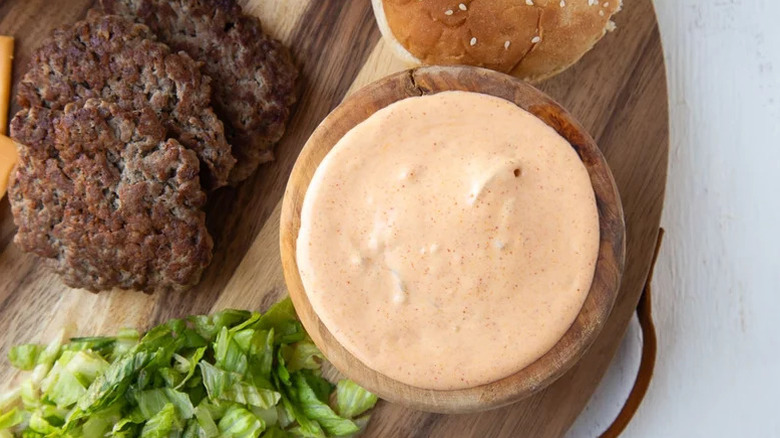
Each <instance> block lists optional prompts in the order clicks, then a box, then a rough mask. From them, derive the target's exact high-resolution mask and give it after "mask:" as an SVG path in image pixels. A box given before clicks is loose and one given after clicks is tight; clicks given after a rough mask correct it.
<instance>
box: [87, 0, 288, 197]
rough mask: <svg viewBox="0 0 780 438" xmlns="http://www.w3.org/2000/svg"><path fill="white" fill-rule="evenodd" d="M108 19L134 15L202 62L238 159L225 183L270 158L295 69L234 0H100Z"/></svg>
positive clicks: (282, 49)
mask: <svg viewBox="0 0 780 438" xmlns="http://www.w3.org/2000/svg"><path fill="white" fill-rule="evenodd" d="M100 3H101V5H102V7H103V9H104V11H105V12H107V13H111V14H122V15H130V16H133V17H136V19H137V20H139V21H140V22H142V23H144V24H146V25H148V26H149V27H150V28H151V29H152V31H154V33H155V34H157V36H158V38H159V39H160V41H162V42H164V43H166V44H168V45H170V46H171V47H172V48H173V49H174V50H181V51H184V52H186V53H188V54H189V55H190V56H192V57H193V58H194V59H196V60H199V61H201V62H203V69H204V72H205V73H207V74H208V75H210V76H211V77H212V78H213V79H214V83H213V87H214V94H213V104H214V108H215V110H216V112H217V114H218V115H219V117H220V118H221V119H222V120H223V121H224V122H225V130H226V133H227V136H228V141H229V142H230V144H231V145H232V146H233V155H234V156H235V157H236V159H237V160H238V161H237V163H236V166H235V168H234V169H233V172H232V173H231V175H230V181H231V183H237V182H239V181H242V180H244V179H245V178H247V177H248V176H249V175H250V174H251V173H252V172H253V171H254V170H255V169H256V168H257V166H258V165H259V164H260V163H264V162H267V161H270V160H272V159H273V145H274V143H276V142H277V141H279V139H280V138H281V136H282V134H283V133H284V127H285V123H286V121H287V118H288V116H289V114H290V106H291V105H292V104H293V103H294V102H295V92H294V82H295V79H296V76H297V71H296V69H295V66H294V65H293V62H292V60H291V58H290V55H289V53H288V51H287V49H286V48H285V47H284V46H283V45H282V44H281V43H280V42H279V41H276V40H274V39H272V38H270V37H268V36H267V35H265V33H263V30H262V27H261V24H260V20H258V19H257V18H256V17H252V16H248V15H245V14H244V13H243V12H242V11H241V7H240V6H239V5H238V4H236V2H235V1H234V0H175V1H168V0H101V1H100Z"/></svg>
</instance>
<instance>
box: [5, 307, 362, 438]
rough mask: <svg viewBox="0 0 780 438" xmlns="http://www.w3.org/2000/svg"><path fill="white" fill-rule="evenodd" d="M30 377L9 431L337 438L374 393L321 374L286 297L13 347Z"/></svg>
mask: <svg viewBox="0 0 780 438" xmlns="http://www.w3.org/2000/svg"><path fill="white" fill-rule="evenodd" d="M8 356H9V357H8V359H9V362H10V363H11V365H13V366H14V367H15V368H18V369H19V370H22V371H27V372H29V373H28V376H27V377H26V379H25V380H23V381H22V383H21V384H20V385H19V386H18V387H17V388H15V389H13V390H12V391H9V392H7V393H5V394H2V395H0V438H2V437H17V436H18V437H74V438H78V437H101V436H106V437H108V436H111V437H183V438H186V437H198V438H200V437H205V438H210V437H236V438H238V437H241V438H243V437H252V438H257V437H265V438H279V437H335V436H354V435H355V434H358V433H360V432H361V431H362V430H363V429H364V428H365V426H366V425H367V424H368V420H369V414H367V413H366V412H368V411H369V410H370V409H372V408H373V407H374V405H375V404H376V403H377V397H376V396H375V395H374V394H371V393H370V392H368V391H366V390H365V389H363V388H361V387H360V386H358V385H357V384H356V383H354V382H352V381H349V380H341V381H339V382H337V383H336V384H335V385H334V384H332V383H331V382H330V381H328V380H326V379H325V378H324V377H323V376H322V371H321V367H322V362H323V360H324V357H323V355H322V353H321V352H320V351H319V350H318V349H317V347H316V346H315V345H314V343H313V342H312V341H311V339H310V338H309V336H308V335H307V334H306V332H305V331H304V329H303V326H302V325H301V323H300V321H298V319H297V316H296V315H295V310H294V309H293V306H292V303H291V302H290V300H289V298H288V299H285V300H283V301H281V302H279V303H277V304H275V305H274V306H273V307H271V308H270V309H269V310H268V311H267V312H265V313H264V314H260V313H257V312H249V311H244V310H232V309H229V310H224V311H221V312H218V313H215V314H213V315H196V316H190V317H188V318H186V319H173V320H171V321H168V322H166V323H164V324H161V325H158V326H156V327H154V328H152V329H151V330H149V331H148V332H147V333H146V334H144V335H143V336H140V335H139V333H138V332H137V331H135V330H133V329H124V330H121V331H120V332H119V333H117V335H116V336H113V337H102V336H101V337H81V338H71V339H70V340H69V341H67V342H64V341H63V340H62V337H61V336H60V338H59V339H56V340H54V341H52V342H51V343H50V344H48V345H38V344H23V345H18V346H15V347H12V348H11V349H10V351H9V354H8Z"/></svg>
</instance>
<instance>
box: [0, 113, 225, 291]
mask: <svg viewBox="0 0 780 438" xmlns="http://www.w3.org/2000/svg"><path fill="white" fill-rule="evenodd" d="M11 129H12V133H13V135H14V137H15V138H16V139H18V140H19V141H20V142H22V143H23V146H21V147H20V151H19V152H20V157H19V164H18V166H17V168H16V170H15V171H14V174H13V179H12V183H11V187H10V188H9V192H8V194H9V199H10V202H11V209H12V212H13V215H14V221H15V222H16V225H17V226H18V227H19V230H18V232H17V234H16V237H15V242H16V244H17V245H19V246H20V247H21V248H22V249H23V250H24V251H28V252H33V253H35V254H37V255H39V256H41V257H45V258H47V259H49V260H50V261H51V263H52V264H53V265H54V267H55V270H56V271H57V272H58V273H60V274H61V275H62V276H63V278H64V281H65V283H66V284H68V285H69V286H71V287H80V288H85V289H89V290H92V291H99V290H105V289H110V288H114V287H118V288H123V289H136V290H143V291H146V292H151V291H155V290H183V289H186V288H188V287H190V286H192V285H194V284H196V283H197V282H198V280H199V279H200V275H201V272H202V271H203V269H204V268H205V267H206V266H207V265H208V264H209V262H210V260H211V250H212V240H211V237H210V236H209V234H208V231H207V230H206V226H205V214H204V213H203V211H202V210H201V207H202V206H203V204H204V202H205V200H206V195H205V193H204V192H203V190H202V189H201V186H200V180H199V169H200V164H199V161H198V157H197V155H196V153H195V152H194V151H192V150H189V149H188V148H186V147H184V146H182V145H181V144H180V143H179V142H178V141H176V140H174V139H167V138H166V137H167V136H166V127H165V126H164V124H163V123H161V121H160V120H159V119H158V117H157V115H156V114H155V112H154V111H153V110H152V109H151V108H143V109H141V110H137V111H125V110H122V109H121V108H120V107H119V105H117V104H113V103H108V102H105V101H101V100H98V99H89V100H87V101H86V102H85V103H84V105H83V106H81V105H79V104H74V103H71V104H67V105H65V106H64V108H63V109H62V110H57V109H47V108H41V107H33V108H30V109H25V110H22V111H20V112H19V113H18V114H16V116H15V117H14V119H13V121H12V124H11Z"/></svg>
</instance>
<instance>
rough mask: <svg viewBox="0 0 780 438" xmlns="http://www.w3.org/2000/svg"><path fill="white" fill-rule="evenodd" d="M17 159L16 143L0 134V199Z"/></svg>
mask: <svg viewBox="0 0 780 438" xmlns="http://www.w3.org/2000/svg"><path fill="white" fill-rule="evenodd" d="M18 160H19V155H18V154H17V152H16V143H15V142H14V141H13V140H11V139H10V138H8V137H6V136H4V135H0V199H2V198H3V196H4V195H5V190H6V189H7V188H8V180H9V179H10V178H11V172H12V171H13V169H14V166H15V165H16V162H17V161H18Z"/></svg>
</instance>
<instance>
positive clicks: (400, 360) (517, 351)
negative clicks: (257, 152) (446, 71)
mask: <svg viewBox="0 0 780 438" xmlns="http://www.w3.org/2000/svg"><path fill="white" fill-rule="evenodd" d="M598 245H599V228H598V213H597V210H596V203H595V198H594V194H593V189H592V186H591V184H590V179H589V176H588V173H587V171H586V169H585V167H584V165H583V164H582V162H581V161H580V159H579V157H578V155H577V153H576V152H575V151H574V149H573V148H572V147H571V145H569V143H568V142H567V141H566V140H565V139H564V138H562V137H561V136H560V135H559V134H558V133H556V132H555V131H554V130H553V129H551V128H550V127H548V126H547V125H545V124H544V123H543V122H542V121H540V120H539V119H537V118H536V117H534V116H533V115H532V114H530V113H528V112H526V111H524V110H522V109H520V108H518V107H517V106H515V105H514V104H512V103H510V102H508V101H506V100H503V99H500V98H496V97H492V96H487V95H483V94H477V93H468V92H460V91H456V92H445V93H439V94H435V95H430V96H422V97H412V98H408V99H404V100H402V101H399V102H396V103H394V104H392V105H390V106H388V107H386V108H384V109H382V110H380V111H378V112H377V113H375V114H374V115H372V116H371V117H369V118H368V119H367V120H366V121H364V122H363V123H361V124H359V125H358V126H356V127H355V128H353V129H352V130H351V131H349V132H348V133H347V134H346V135H345V136H344V137H343V138H342V139H341V140H340V141H339V142H338V143H337V144H336V146H335V147H334V148H333V150H331V151H330V152H329V153H328V155H327V156H326V157H325V159H324V160H323V161H322V163H321V164H320V166H319V167H318V168H317V171H316V172H315V175H314V178H313V180H312V182H311V185H310V186H309V189H308V191H307V193H306V197H305V200H304V203H303V211H302V215H301V228H300V233H299V235H298V249H297V255H296V256H297V262H298V267H299V271H300V274H301V279H302V281H303V285H304V287H305V289H306V293H307V295H308V297H309V299H310V301H311V304H312V306H313V308H314V310H315V311H316V312H317V314H318V316H319V317H320V319H321V320H322V322H323V323H324V324H325V326H326V327H327V328H328V330H330V332H331V333H332V334H333V335H334V336H335V337H336V339H337V340H338V341H339V342H340V343H341V344H342V345H343V346H344V347H345V348H346V349H347V350H348V351H349V352H351V353H352V354H353V355H355V356H356V357H357V358H358V359H360V360H361V361H362V362H363V363H365V364H366V365H367V366H369V367H370V368H372V369H374V370H376V371H378V372H380V373H382V374H385V375H387V376H388V377H391V378H393V379H396V380H398V381H401V382H403V383H406V384H409V385H413V386H417V387H420V388H431V389H458V388H466V387H473V386H476V385H480V384H485V383H489V382H492V381H495V380H498V379H501V378H503V377H506V376H508V375H510V374H512V373H514V372H516V371H519V370H520V369H522V368H524V367H526V366H527V365H529V364H531V363H532V362H533V361H535V360H536V359H538V358H539V357H541V356H542V355H544V353H546V352H547V351H548V350H549V349H550V348H551V347H552V346H553V345H554V344H555V343H556V342H557V341H558V340H559V339H560V338H561V336H562V335H563V334H564V333H565V332H566V330H567V329H568V328H569V327H570V326H571V324H572V322H573V321H574V319H575V317H576V316H577V314H578V313H579V310H580V308H581V307H582V303H583V302H584V300H585V297H586V295H587V293H588V290H589V288H590V284H591V282H592V280H593V274H594V270H595V262H596V257H597V252H598Z"/></svg>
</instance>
